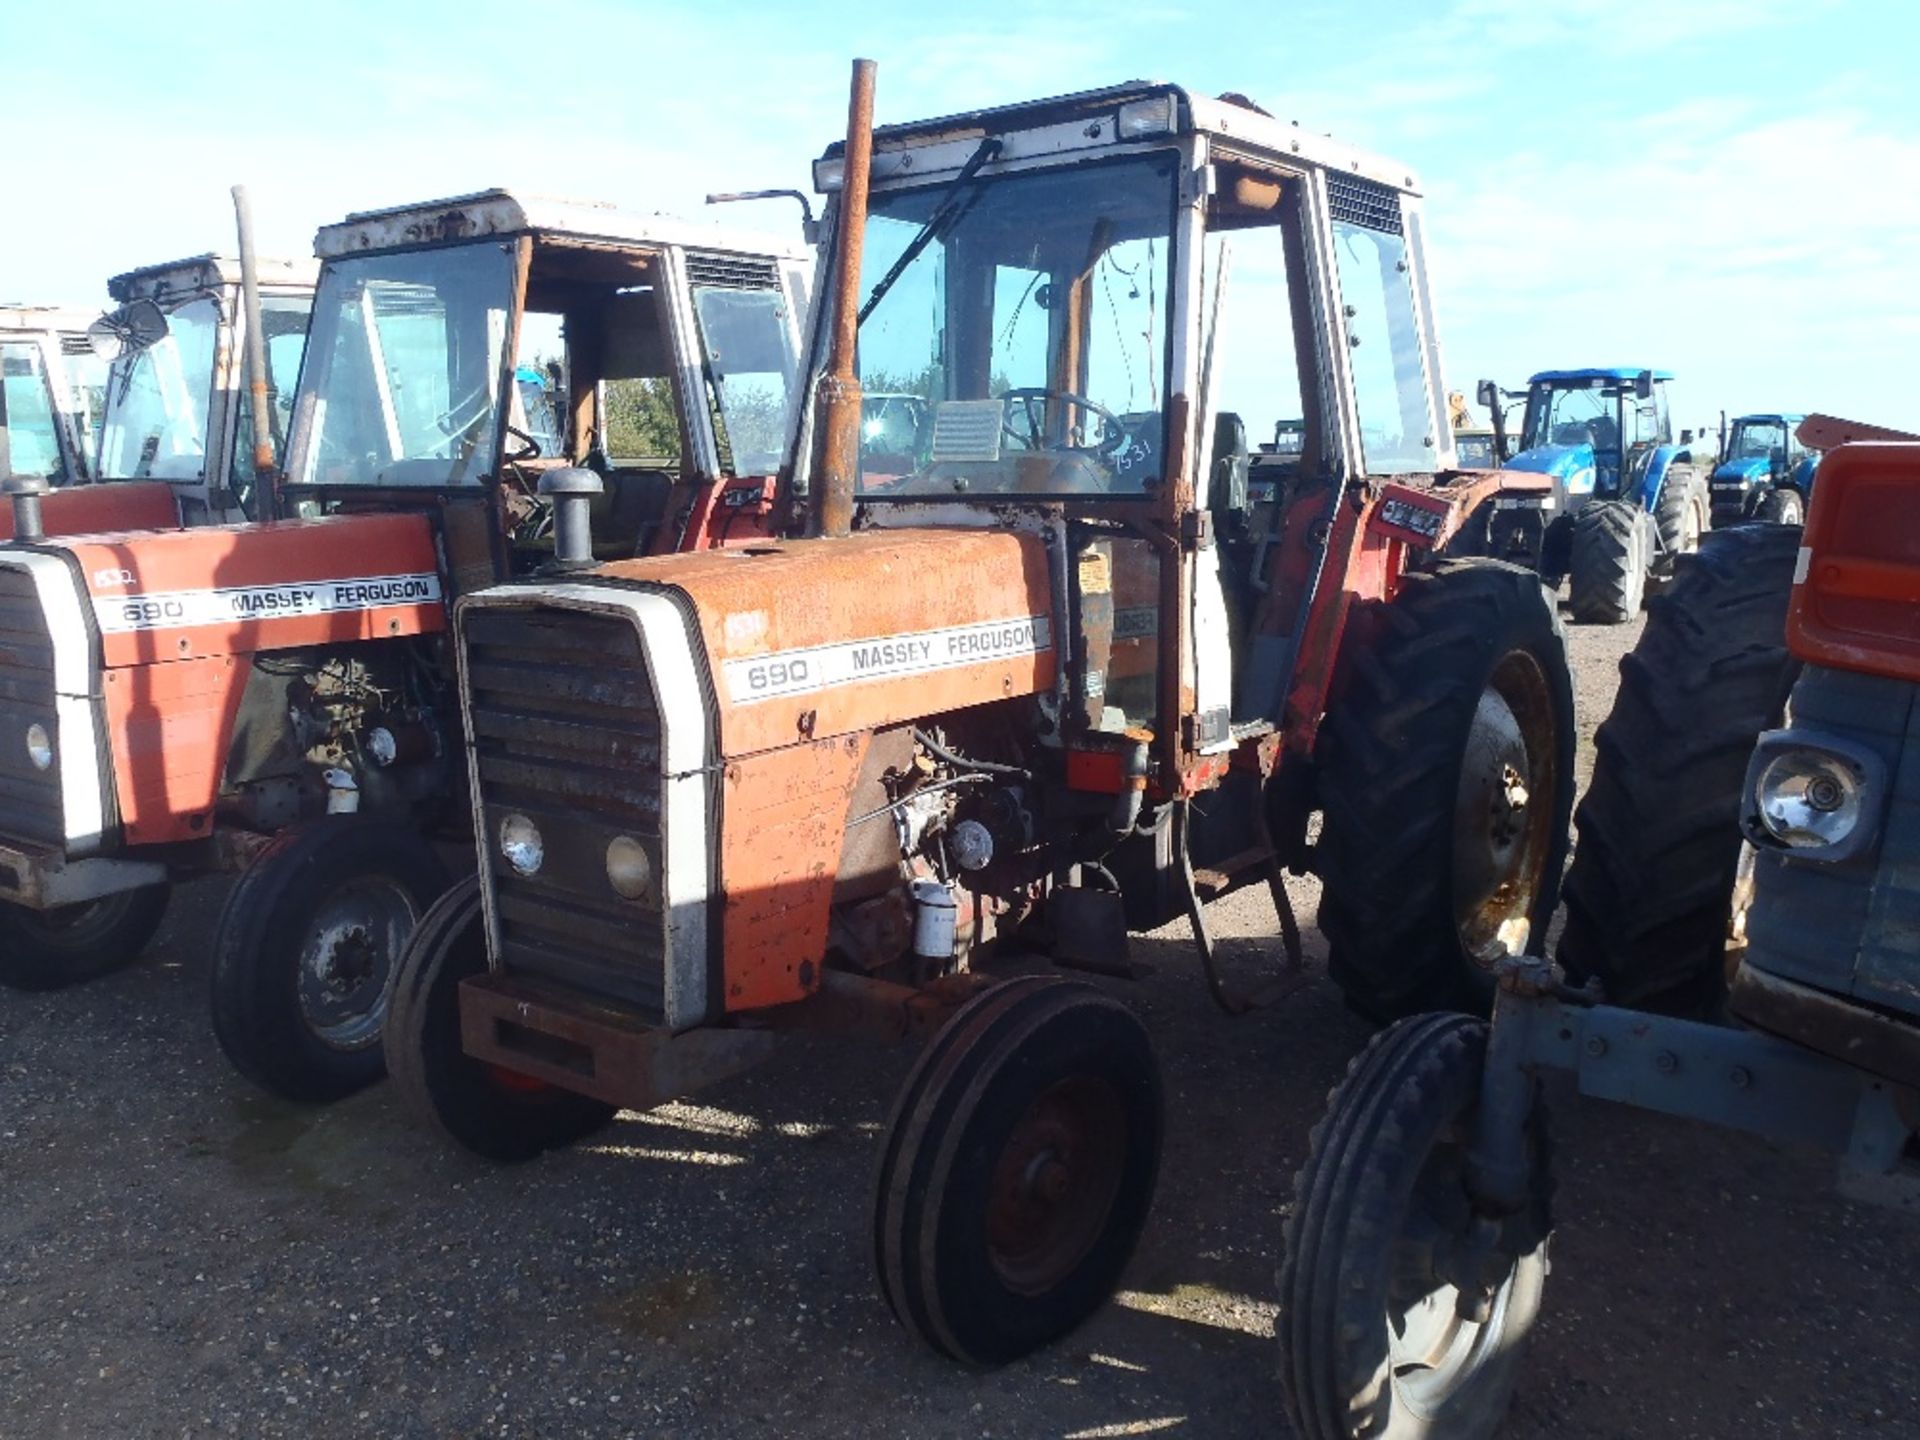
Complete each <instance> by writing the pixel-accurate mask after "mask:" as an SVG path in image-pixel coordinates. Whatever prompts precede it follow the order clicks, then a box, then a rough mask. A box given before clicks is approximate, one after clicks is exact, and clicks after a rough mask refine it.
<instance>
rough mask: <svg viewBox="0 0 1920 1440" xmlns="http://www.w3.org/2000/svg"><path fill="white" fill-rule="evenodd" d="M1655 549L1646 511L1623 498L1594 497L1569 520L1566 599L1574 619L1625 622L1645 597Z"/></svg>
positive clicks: (1578, 621) (1636, 610)
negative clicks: (1570, 536)
mask: <svg viewBox="0 0 1920 1440" xmlns="http://www.w3.org/2000/svg"><path fill="white" fill-rule="evenodd" d="M1652 548H1653V536H1652V533H1651V525H1650V522H1649V521H1648V519H1647V513H1646V511H1644V510H1642V509H1641V508H1640V507H1639V506H1637V505H1632V504H1629V503H1628V502H1627V501H1625V500H1595V501H1594V502H1592V503H1591V504H1589V505H1588V506H1586V507H1585V508H1584V509H1583V510H1581V512H1580V513H1579V515H1577V516H1576V517H1575V518H1574V522H1573V554H1572V565H1571V570H1570V575H1571V582H1572V583H1571V584H1570V586H1569V588H1568V594H1567V603H1568V607H1569V608H1570V609H1571V611H1572V612H1573V618H1574V621H1575V623H1577V624H1581V625H1624V624H1625V623H1626V622H1627V621H1629V620H1631V619H1633V617H1634V616H1636V615H1638V614H1639V613H1640V605H1641V602H1642V601H1643V600H1644V599H1645V597H1646V590H1647V563H1648V560H1649V558H1650V554H1651V551H1652Z"/></svg>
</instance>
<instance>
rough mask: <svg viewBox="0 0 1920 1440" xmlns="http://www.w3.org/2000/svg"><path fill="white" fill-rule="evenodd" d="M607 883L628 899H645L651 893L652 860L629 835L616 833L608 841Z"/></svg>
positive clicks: (644, 849) (642, 847) (643, 847)
mask: <svg viewBox="0 0 1920 1440" xmlns="http://www.w3.org/2000/svg"><path fill="white" fill-rule="evenodd" d="M607 883H608V884H609V885H611V886H613V888H614V891H615V892H616V893H617V894H619V895H621V896H623V897H624V898H626V899H628V900H645V899H646V898H647V897H648V896H650V895H651V894H652V893H653V861H652V860H650V859H649V858H648V857H647V851H646V847H645V846H644V845H642V844H641V843H640V842H639V841H638V840H636V839H634V838H633V837H632V836H631V835H616V836H614V837H613V839H612V840H611V841H610V842H609V843H608V845H607Z"/></svg>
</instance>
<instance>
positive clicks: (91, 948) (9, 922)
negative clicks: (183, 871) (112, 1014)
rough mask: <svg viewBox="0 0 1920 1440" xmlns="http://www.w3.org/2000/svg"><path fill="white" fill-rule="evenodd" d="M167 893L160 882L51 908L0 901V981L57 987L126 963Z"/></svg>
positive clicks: (156, 923)
mask: <svg viewBox="0 0 1920 1440" xmlns="http://www.w3.org/2000/svg"><path fill="white" fill-rule="evenodd" d="M172 893H173V887H172V886H170V885H167V884H164V883H162V884H159V885H143V886H141V887H140V888H139V889H138V890H122V891H120V892H119V893H118V894H115V895H104V896H102V897H101V898H100V899H98V900H84V901H81V902H80V903H79V904H77V905H56V906H55V907H54V908H53V909H51V910H30V909H28V908H27V907H26V906H24V905H13V904H8V903H5V902H0V985H5V986H8V987H9V988H11V989H14V990H59V989H63V988H64V987H66V986H68V985H78V984H80V983H81V982H83V981H86V980H97V979H98V978H99V977H100V976H102V975H108V974H111V973H112V972H113V971H115V970H119V969H122V968H124V967H125V966H128V965H131V964H132V963H133V962H134V960H135V959H137V958H138V957H139V954H140V951H141V949H142V947H144V946H145V945H146V943H147V941H149V940H151V939H152V938H153V932H154V931H156V930H158V929H159V928H160V921H161V918H162V917H163V916H164V915H165V914H166V913H167V900H168V897H169V896H171V895H172Z"/></svg>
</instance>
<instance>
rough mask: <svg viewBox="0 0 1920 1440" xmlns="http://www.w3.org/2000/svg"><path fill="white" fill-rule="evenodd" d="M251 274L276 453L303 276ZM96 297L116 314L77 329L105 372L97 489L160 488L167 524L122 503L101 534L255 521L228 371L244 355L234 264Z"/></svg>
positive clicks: (247, 423)
mask: <svg viewBox="0 0 1920 1440" xmlns="http://www.w3.org/2000/svg"><path fill="white" fill-rule="evenodd" d="M259 267H260V311H261V325H262V327H263V328H264V330H265V332H266V333H265V349H266V356H267V369H268V396H269V400H270V402H271V403H270V408H269V414H270V418H271V424H272V426H273V431H274V433H273V436H272V439H273V444H274V449H275V453H276V454H278V453H279V451H280V450H281V448H282V447H283V446H284V444H285V442H286V434H287V422H288V417H289V414H290V411H291V407H292V398H293V387H294V381H295V379H296V377H297V376H298V375H299V373H300V357H301V354H302V352H303V350H304V347H305V345H306V336H307V315H308V312H309V310H310V309H311V308H312V304H313V276H314V265H313V262H312V261H310V260H269V259H266V258H262V259H261V260H260V262H259ZM107 290H108V293H109V294H110V295H111V296H112V297H113V298H114V299H115V300H116V301H118V302H119V305H118V307H117V308H116V309H114V310H111V311H109V312H108V313H107V314H105V315H103V316H101V317H100V318H98V319H97V320H95V321H94V322H93V324H92V325H91V326H90V327H89V328H88V335H89V338H90V340H91V343H92V346H93V350H94V353H95V354H96V355H97V356H98V357H99V358H100V359H101V360H103V361H105V362H106V363H107V366H108V371H107V382H106V393H105V399H104V404H103V406H102V410H101V421H100V447H99V448H100V455H99V474H98V476H97V478H99V479H101V480H116V481H145V482H159V483H160V484H164V486H165V490H166V493H167V494H168V495H169V498H170V500H171V502H172V504H173V506H175V507H177V521H176V519H173V518H168V519H156V518H151V517H148V516H147V515H145V513H144V507H142V506H139V505H137V504H135V503H134V498H133V497H134V494H135V493H137V492H128V496H127V498H126V499H125V500H124V501H123V502H122V503H123V504H124V505H125V508H126V513H125V514H124V515H121V516H116V517H115V518H116V523H115V524H114V525H113V526H112V527H102V528H116V529H138V528H143V527H147V526H153V525H171V524H174V523H177V522H178V521H184V522H185V523H187V524H189V525H195V524H203V523H222V522H230V521H238V520H244V519H248V518H260V509H259V499H258V497H257V496H256V495H255V493H254V475H253V418H252V411H251V408H250V407H249V405H248V404H247V388H246V377H245V375H244V373H243V372H244V370H245V366H244V365H243V364H242V363H241V360H240V357H241V356H242V355H243V354H244V353H245V348H246V344H247V335H246V327H247V318H246V314H245V307H244V306H243V305H242V303H241V294H240V291H241V284H240V262H239V261H238V260H235V259H231V258H228V257H226V256H220V255H201V256H197V257H195V258H193V259H190V260H176V261H172V262H170V263H167V264H162V265H149V266H145V267H143V268H141V269H138V270H131V271H128V272H127V273H126V274H124V275H116V276H115V277H114V278H113V279H111V280H109V281H108V282H107ZM147 488H148V489H155V488H157V487H156V486H155V485H154V484H152V483H150V484H149V485H148V487H147Z"/></svg>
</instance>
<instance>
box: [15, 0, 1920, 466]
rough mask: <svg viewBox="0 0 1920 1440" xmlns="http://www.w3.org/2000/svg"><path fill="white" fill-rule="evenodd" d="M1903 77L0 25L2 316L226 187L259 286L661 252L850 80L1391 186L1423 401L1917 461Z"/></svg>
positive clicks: (1057, 39)
mask: <svg viewBox="0 0 1920 1440" xmlns="http://www.w3.org/2000/svg"><path fill="white" fill-rule="evenodd" d="M276 15H278V16H280V17H282V18H284V19H286V20H287V21H288V22H289V24H290V25H292V26H293V27H295V28H291V29H289V30H287V31H285V32H284V33H277V32H275V30H274V29H273V27H272V22H273V19H274V17H275V16H276ZM1917 42H1920V5H1916V4H1913V3H1911V0H1664V3H1661V4H1626V3H1621V0H1382V3H1367V0H1350V3H1338V0H1306V3H1271V0H1269V3H1262V4H1220V5H1216V6H1212V7H1202V6H1198V5H1191V4H1176V3H1156V0H1147V3H1144V4H1140V5H1128V4H1126V3H1098V4H1085V3H1078V0H1069V3H1065V4H1052V5H1045V6H1041V5H1032V4H1023V5H1001V4H995V3H981V4H977V5H973V6H969V7H966V8H964V9H963V8H960V7H947V6H934V5H924V4H923V5H918V6H875V5H871V4H868V5H847V4H837V3H834V4H815V5H804V6H800V5H772V4H762V3H734V0H708V3H704V4H697V5H680V4H655V3H649V4H636V3H618V0H526V3H521V4H513V5H508V4H498V3H492V0H458V3H440V0H431V3H429V0H385V3H379V4H373V3H366V0H330V3H328V4H327V5H325V6H315V7H298V8H296V7H285V6H281V7H273V6H265V7H263V6H259V5H248V6H239V5H224V4H203V5H199V6H188V7H184V8H178V9H170V8H168V7H161V8H159V9H156V8H155V7H153V6H152V5H150V4H137V5H136V4H125V3H118V0H115V3H106V4H92V5H85V6H82V5H76V4H67V5H39V4H35V5H28V4H26V3H24V0H0V56H3V57H4V74H5V80H4V82H0V83H3V84H4V91H5V93H6V95H7V97H8V102H9V103H8V107H7V113H8V116H9V118H10V122H11V124H12V125H13V127H14V131H13V143H11V144H10V145H8V146H7V152H8V163H7V178H8V182H9V183H8V186H7V192H6V193H7V197H8V200H9V202H10V203H8V204H7V205H6V206H5V209H4V213H0V297H5V298H9V299H12V298H19V299H34V300H38V299H54V300H68V299H72V300H82V301H97V300H98V299H99V298H101V296H102V294H103V291H102V285H103V282H104V279H105V277H106V276H107V275H108V274H111V273H114V272H116V271H118V270H121V269H126V268H128V267H130V266H132V265H136V264H141V263H146V262H149V261H154V260H161V259H168V258H172V257H174V256H177V255H185V254H191V253H196V252H199V251H204V250H208V249H213V248H227V247H229V246H230V245H231V234H232V211H231V205H230V202H229V200H228V196H227V187H228V186H229V185H231V184H233V183H234V182H235V181H245V182H247V183H248V184H249V185H250V186H251V187H252V190H253V193H254V203H255V209H256V212H257V217H258V224H259V227H260V232H261V247H262V249H263V250H271V251H277V252H284V253H300V254H304V253H306V252H307V250H308V248H309V246H310V243H311V239H312V232H313V230H314V228H315V226H317V225H318V224H320V223H322V222H324V221H327V220H332V219H336V218H338V217H339V216H341V215H343V214H345V213H346V212H347V211H348V210H350V209H362V208H367V207H370V206H376V205H383V204H392V203H397V202H402V201H408V200H417V199H424V198H427V197H430V196H438V195H446V194H453V193H458V192H460V191H464V190H473V189H480V188H484V187H486V186H489V185H497V184H509V185H518V186H524V187H526V188H529V189H535V190H540V191H544V192H547V193H556V194H570V195H582V196H593V197H596V198H604V199H608V200H614V201H618V202H620V203H623V204H627V205H632V206H635V207H637V208H643V209H664V210H672V211H677V212H681V213H689V214H691V213H696V212H698V211H699V209H700V199H701V196H702V195H704V194H705V192H706V191H707V190H709V189H742V188H748V187H754V186H764V185H782V184H784V185H798V186H801V187H803V188H804V187H806V186H807V185H808V176H807V169H806V166H807V162H808V161H809V160H810V159H811V158H812V156H813V155H814V154H816V153H817V152H818V151H819V149H820V148H821V147H822V146H823V145H824V144H825V143H826V142H827V141H828V140H829V139H831V138H832V137H833V136H834V135H835V134H836V133H837V132H838V131H839V129H840V128H841V127H842V126H843V124H844V118H845V103H846V75H847V62H848V60H849V59H850V58H851V57H852V56H853V55H855V54H866V55H871V56H873V57H874V58H876V59H878V60H879V61H880V78H879V115H880V118H881V120H883V121H885V120H904V119H910V118H914V117H916V116H922V115H928V114H937V113H946V112H949V111H952V110H956V109H963V108H969V107H972V106H975V105H984V104H993V103H1004V102H1007V101H1012V100H1018V99H1024V98H1031V97H1035V96H1039V95H1045V94H1053V93H1057V92H1059V91H1063V90H1070V89H1080V88H1084V87H1086V86H1088V85H1095V84H1103V83H1107V82H1110V81H1113V80H1116V79H1121V78H1127V77H1132V76H1139V75H1150V76H1154V77H1156V78H1163V79H1169V80H1175V81H1178V82H1180V83H1182V84H1185V85H1188V86H1190V87H1192V88H1194V89H1196V90H1200V91H1206V92H1210V93H1217V92H1219V91H1221V90H1239V91H1243V92H1245V93H1247V94H1249V95H1251V96H1253V97H1254V98H1255V99H1256V100H1258V101H1259V102H1260V103H1261V104H1263V105H1264V106H1265V107H1266V108H1267V109H1269V110H1271V111H1273V112H1274V113H1275V114H1277V115H1279V116H1281V117H1283V118H1286V119H1297V120H1299V121H1300V122H1301V123H1302V124H1303V125H1307V126H1309V127H1311V128H1314V129H1317V130H1328V131H1332V132H1333V133H1334V134H1336V135H1338V136H1340V137H1342V138H1344V139H1347V140H1351V141H1353V142H1354V143H1356V144H1361V145H1365V146H1367V147H1368V148H1370V149H1374V150H1380V151H1384V152H1386V153H1388V154H1390V155H1392V156H1394V157H1395V158H1396V159H1398V160H1400V161H1402V162H1404V163H1405V164H1407V165H1408V166H1409V167H1411V168H1412V169H1413V170H1414V172H1415V173H1417V174H1418V175H1420V176H1421V178H1422V181H1423V183H1424V185H1425V187H1426V192H1427V196H1428V200H1427V205H1428V213H1429V221H1430V227H1431V232H1432V236H1433V245H1434V253H1433V265H1434V271H1435V283H1436V286H1437V296H1436V302H1437V307H1438V312H1439V320H1440V327H1441V335H1442V339H1443V342H1444V345H1445V352H1446V364H1447V370H1448V381H1449V383H1450V384H1451V385H1452V386H1454V387H1456V388H1460V389H1466V390H1469V391H1470V390H1471V387H1472V382H1473V381H1474V380H1475V379H1476V378H1477V377H1479V376H1481V375H1494V376H1497V377H1499V378H1500V379H1502V380H1503V381H1506V382H1509V383H1514V382H1517V381H1518V380H1520V379H1521V378H1523V377H1524V376H1525V375H1526V374H1527V373H1528V372H1530V371H1532V370H1535V369H1540V368H1544V367H1550V366H1562V365H1586V364H1616V363H1618V364H1634V365H1639V364H1647V365H1659V366H1665V367H1667V368H1669V369H1672V370H1674V371H1675V372H1677V373H1678V375H1679V376H1680V382H1679V385H1678V387H1677V389H1676V396H1677V399H1678V404H1677V406H1676V418H1677V420H1678V422H1679V423H1681V424H1690V423H1694V422H1697V421H1700V420H1705V419H1707V418H1709V417H1710V416H1711V415H1712V414H1713V413H1714V412H1715V411H1717V410H1718V409H1720V408H1722V407H1725V408H1728V409H1731V410H1735V411H1738V410H1744V409H1795V410H1799V409H1805V410H1814V409H1825V410H1831V411H1835V412H1838V413H1840V414H1843V415H1849V416H1852V417H1854V418H1858V419H1862V420H1870V421H1880V422H1882V423H1887V424H1896V425H1906V426H1910V427H1913V428H1916V429H1920V388H1917V387H1916V386H1915V384H1914V382H1913V381H1912V379H1911V378H1910V377H1911V375H1912V373H1913V364H1912V361H1913V359H1914V356H1915V353H1916V351H1917V350H1920V89H1916V88H1915V87H1913V86H1912V85H1911V84H1910V83H1908V76H1907V75H1906V73H1905V72H1906V70H1907V68H1908V67H1909V65H1910V60H1911V56H1912V55H1913V54H1914V53H1915V49H1916V43H1917ZM29 117H30V118H29ZM749 215H751V216H752V217H753V218H754V219H756V220H757V221H759V222H761V223H764V224H766V225H769V226H786V225H788V224H789V223H790V221H791V215H790V210H789V209H788V208H782V207H779V206H768V207H758V206H756V207H747V208H746V210H745V211H743V212H742V213H741V214H740V215H739V216H738V217H737V218H740V219H746V218H748V217H749Z"/></svg>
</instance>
